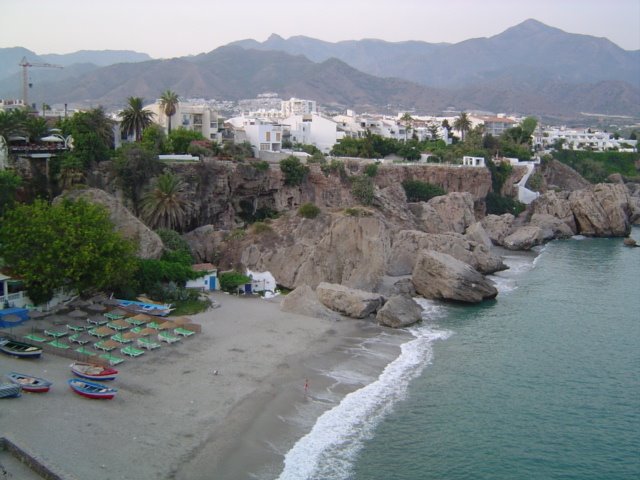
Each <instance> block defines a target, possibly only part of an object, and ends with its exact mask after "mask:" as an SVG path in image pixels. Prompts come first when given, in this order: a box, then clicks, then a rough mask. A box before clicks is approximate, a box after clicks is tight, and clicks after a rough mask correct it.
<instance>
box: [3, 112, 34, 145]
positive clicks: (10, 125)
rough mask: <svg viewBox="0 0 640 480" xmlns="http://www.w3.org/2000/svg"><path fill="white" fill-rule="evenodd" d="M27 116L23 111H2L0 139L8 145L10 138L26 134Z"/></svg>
mask: <svg viewBox="0 0 640 480" xmlns="http://www.w3.org/2000/svg"><path fill="white" fill-rule="evenodd" d="M27 118H28V116H27V114H26V113H25V112H24V111H23V110H19V109H14V110H0V137H3V138H4V139H5V140H6V142H7V143H9V138H10V137H13V136H17V135H23V134H24V133H25V127H26V123H27Z"/></svg>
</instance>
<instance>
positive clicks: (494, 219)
mask: <svg viewBox="0 0 640 480" xmlns="http://www.w3.org/2000/svg"><path fill="white" fill-rule="evenodd" d="M514 221H515V217H514V216H513V215H511V214H510V213H505V214H503V215H487V216H486V217H484V218H483V219H482V220H481V223H482V227H483V228H484V230H485V232H487V235H489V238H490V239H491V241H492V242H493V244H494V245H502V244H503V242H504V239H505V238H507V236H508V235H509V234H510V233H511V230H512V228H513V222H514Z"/></svg>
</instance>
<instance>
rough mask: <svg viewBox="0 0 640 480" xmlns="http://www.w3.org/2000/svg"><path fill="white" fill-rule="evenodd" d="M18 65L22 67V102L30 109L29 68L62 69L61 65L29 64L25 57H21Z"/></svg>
mask: <svg viewBox="0 0 640 480" xmlns="http://www.w3.org/2000/svg"><path fill="white" fill-rule="evenodd" d="M18 65H20V66H21V67H22V101H23V102H24V105H25V107H27V108H31V106H30V105H29V88H31V86H32V84H31V83H29V68H31V67H45V68H64V67H63V66H62V65H54V64H53V63H31V62H29V61H28V60H27V57H22V61H21V62H20V63H19V64H18Z"/></svg>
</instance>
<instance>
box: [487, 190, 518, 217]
mask: <svg viewBox="0 0 640 480" xmlns="http://www.w3.org/2000/svg"><path fill="white" fill-rule="evenodd" d="M486 203H487V214H493V215H502V214H504V213H511V214H512V215H515V216H518V215H519V214H520V213H521V212H523V211H524V210H525V208H526V206H525V205H524V204H523V203H520V202H519V201H517V200H514V199H512V198H509V197H503V196H501V195H499V194H497V193H495V192H489V193H488V194H487V198H486Z"/></svg>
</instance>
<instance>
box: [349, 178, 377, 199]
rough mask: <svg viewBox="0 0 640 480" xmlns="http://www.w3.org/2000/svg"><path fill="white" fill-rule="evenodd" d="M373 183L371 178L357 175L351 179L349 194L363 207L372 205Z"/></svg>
mask: <svg viewBox="0 0 640 480" xmlns="http://www.w3.org/2000/svg"><path fill="white" fill-rule="evenodd" d="M373 192H374V188H373V181H372V180H371V177H367V176H366V175H359V176H357V177H353V178H352V183H351V194H352V195H353V196H354V197H355V198H356V199H357V200H358V201H359V202H360V203H362V204H363V205H371V204H372V203H373Z"/></svg>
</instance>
